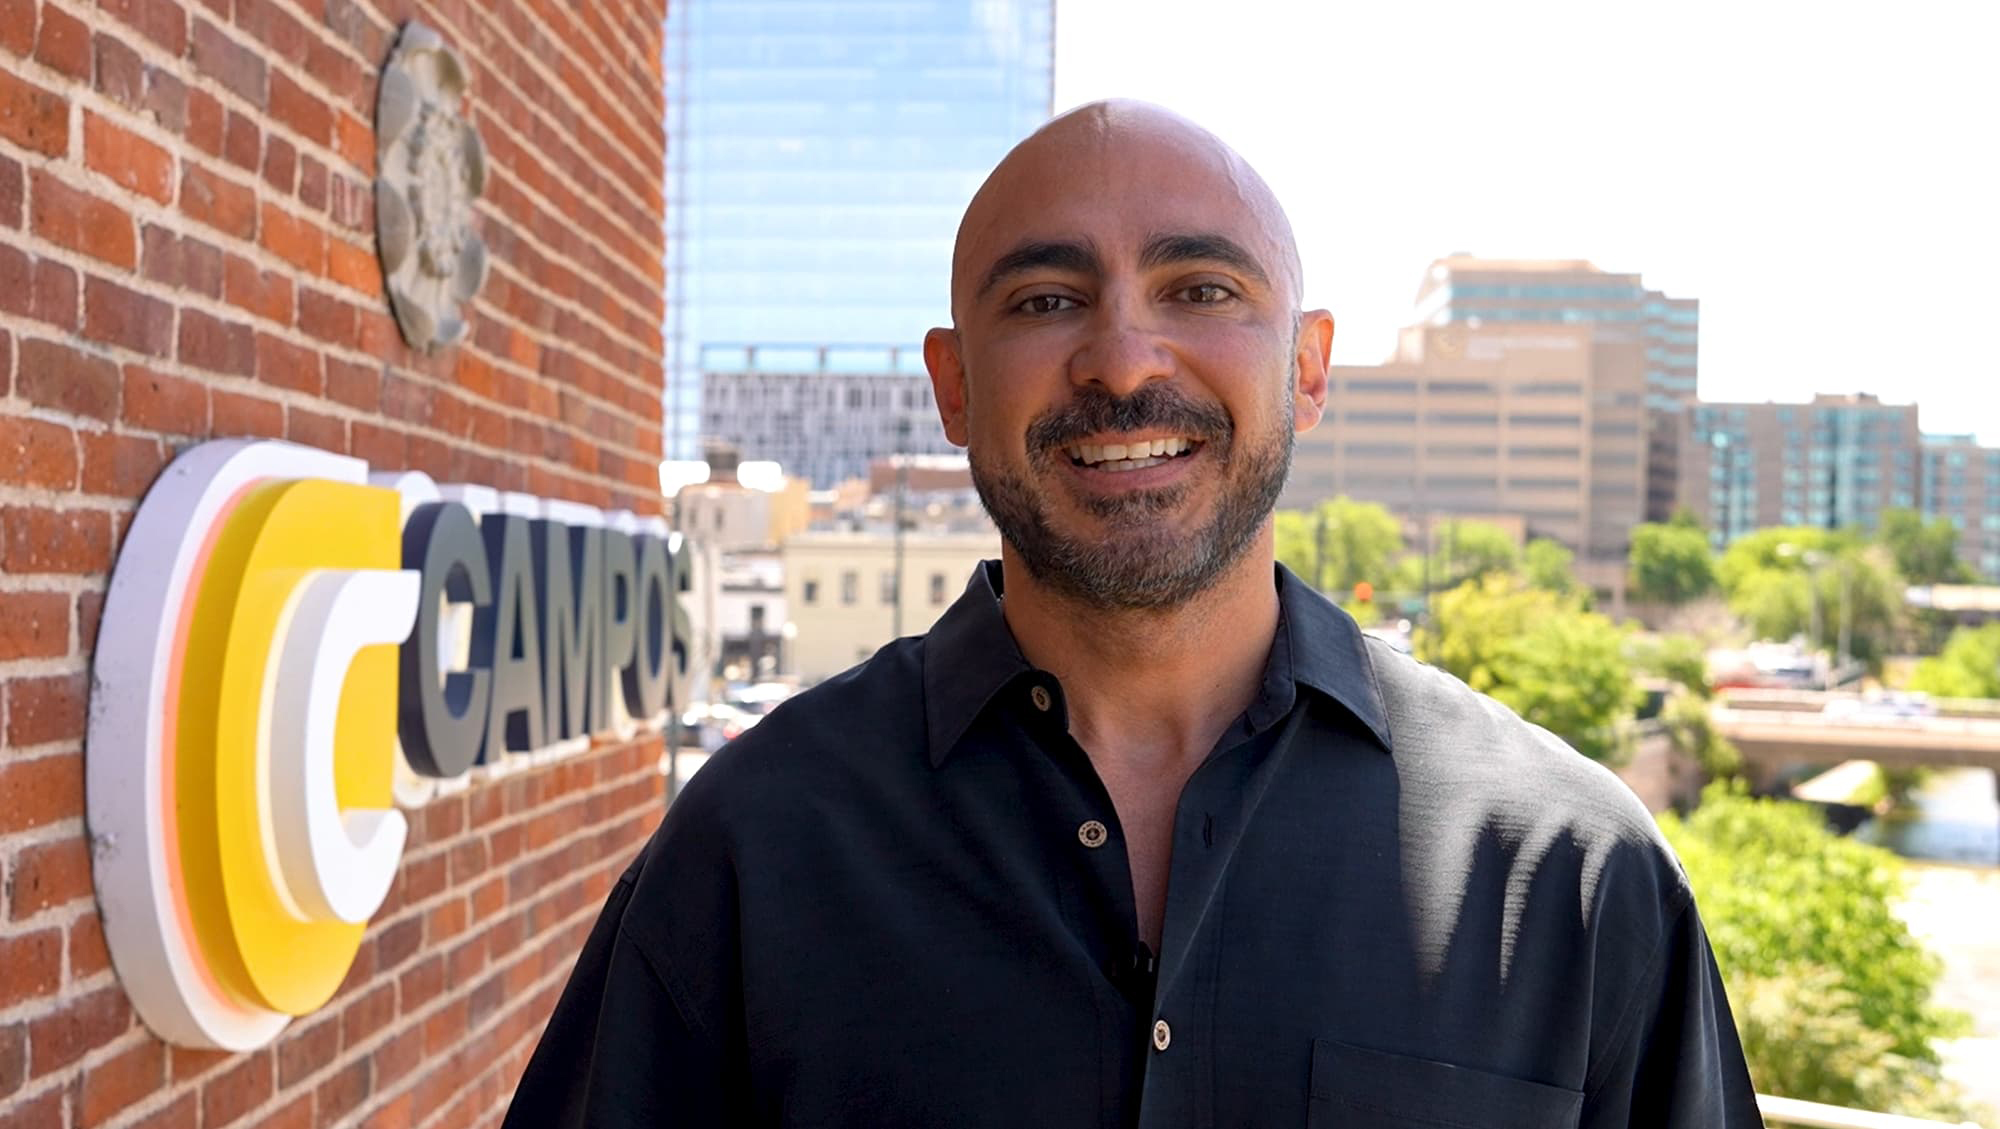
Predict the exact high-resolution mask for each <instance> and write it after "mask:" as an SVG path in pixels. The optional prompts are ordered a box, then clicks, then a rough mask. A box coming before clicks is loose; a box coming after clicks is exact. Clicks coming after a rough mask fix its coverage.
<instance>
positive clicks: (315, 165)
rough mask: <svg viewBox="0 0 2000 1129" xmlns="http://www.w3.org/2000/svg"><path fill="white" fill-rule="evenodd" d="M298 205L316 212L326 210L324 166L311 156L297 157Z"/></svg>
mask: <svg viewBox="0 0 2000 1129" xmlns="http://www.w3.org/2000/svg"><path fill="white" fill-rule="evenodd" d="M299 203H301V204H304V205H305V206H306V207H308V208H311V209H312V210H314V211H316V212H317V211H322V210H324V209H325V208H326V166H325V165H323V164H320V163H319V160H318V159H317V158H315V157H313V156H311V155H302V156H300V157H299Z"/></svg>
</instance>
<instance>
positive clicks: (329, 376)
mask: <svg viewBox="0 0 2000 1129" xmlns="http://www.w3.org/2000/svg"><path fill="white" fill-rule="evenodd" d="M326 398H327V399H329V400H332V401H333V402H334V403H336V404H345V405H347V406H348V407H350V408H353V409H354V410H355V411H358V412H364V413H370V414H372V413H373V412H374V411H375V410H376V408H377V407H379V406H380V405H381V403H382V369H381V367H380V366H379V365H366V364H361V365H357V364H352V363H349V362H347V361H343V360H341V359H339V358H338V357H328V358H327V359H326Z"/></svg>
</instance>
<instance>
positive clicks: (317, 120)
mask: <svg viewBox="0 0 2000 1129" xmlns="http://www.w3.org/2000/svg"><path fill="white" fill-rule="evenodd" d="M271 116H272V117H274V118H276V119H278V120H279V121H281V122H283V123H284V124H285V125H287V126H290V127H291V128H292V130H293V131H294V132H296V133H297V134H298V135H299V136H300V137H303V138H305V139H306V140H307V141H310V142H312V143H313V144H315V145H325V144H326V143H327V141H328V140H329V139H330V138H332V136H333V110H332V109H331V108H330V107H328V106H327V104H326V103H325V102H322V101H320V100H319V99H318V98H315V97H313V96H312V95H311V94H308V93H307V92H306V91H305V89H304V88H302V87H300V86H299V85H298V84H297V83H295V82H293V81H292V80H291V79H289V78H287V77H285V76H284V75H283V74H280V73H274V74H272V75H271Z"/></svg>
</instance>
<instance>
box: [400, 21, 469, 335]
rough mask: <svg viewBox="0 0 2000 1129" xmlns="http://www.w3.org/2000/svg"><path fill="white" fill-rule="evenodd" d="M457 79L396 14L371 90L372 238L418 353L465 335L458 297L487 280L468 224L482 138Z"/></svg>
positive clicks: (460, 72)
mask: <svg viewBox="0 0 2000 1129" xmlns="http://www.w3.org/2000/svg"><path fill="white" fill-rule="evenodd" d="M465 87H466V71H465V63H464V61H463V60H461V59H460V58H459V57H458V53H457V52H456V51H453V50H452V49H451V48H449V47H447V46H445V42H444V39H443V37H441V36H439V35H438V33H437V32H435V31H432V30H431V29H430V28H428V27H425V26H424V25H423V24H420V23H416V22H414V21H412V22H410V23H407V24H404V25H403V32H402V34H401V35H400V36H399V37H398V38H397V40H396V49H395V50H394V51H393V52H391V53H390V55H389V65H388V66H387V67H386V68H385V69H384V70H383V72H382V81H381V84H380V87H379V90H380V93H379V94H378V95H377V97H376V100H375V133H376V139H377V141H376V149H377V158H376V164H377V170H378V175H377V176H376V178H375V238H376V242H377V244H378V246H379V248H380V250H381V253H382V272H383V275H384V282H385V283H386V284H387V286H386V288H387V290H388V291H389V304H390V306H391V307H392V308H393V309H394V310H395V313H396V324H397V325H398V326H399V327H401V329H402V331H403V340H405V341H407V342H409V343H410V347H411V348H413V349H421V350H423V351H424V352H426V353H429V352H433V351H435V350H437V349H438V348H440V347H443V346H451V345H456V344H457V343H458V342H460V341H462V340H464V339H465V333H466V325H465V318H464V315H463V314H462V312H461V305H462V304H463V303H465V302H469V301H471V300H472V297H473V295H475V294H477V293H479V288H480V287H481V286H483V285H485V283H486V243H485V242H484V241H483V240H481V239H480V238H479V233H478V232H476V231H474V230H473V227H472V219H473V213H472V202H473V200H474V199H475V198H477V197H478V196H479V194H480V192H481V191H482V190H483V189H484V188H485V187H486V146H485V145H484V144H483V143H482V142H481V141H480V140H479V133H478V131H476V130H474V129H473V128H472V123H471V122H468V121H466V120H465V117H464V116H463V114H462V112H461V111H462V103H463V100H464V96H465Z"/></svg>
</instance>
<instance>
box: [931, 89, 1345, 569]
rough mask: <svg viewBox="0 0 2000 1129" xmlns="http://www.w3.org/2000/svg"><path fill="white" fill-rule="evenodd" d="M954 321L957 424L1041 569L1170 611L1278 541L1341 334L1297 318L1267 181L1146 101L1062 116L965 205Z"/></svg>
mask: <svg viewBox="0 0 2000 1129" xmlns="http://www.w3.org/2000/svg"><path fill="white" fill-rule="evenodd" d="M952 275H953V278H952V314H953V319H954V322H955V327H954V329H953V330H950V331H947V330H933V331H932V333H931V336H930V337H929V338H928V339H927V340H926V342H925V357H926V360H927V361H929V363H930V366H931V373H932V380H933V383H934V385H935V387H936V391H937V399H938V405H939V409H940V411H941V413H942V414H943V416H944V419H945V429H946V434H947V435H948V436H949V437H950V438H951V439H952V441H953V442H955V443H959V444H962V445H965V446H966V447H967V448H968V453H969V455H970V458H971V462H972V470H973V478H974V482H975V483H976V485H977V486H978V488H979V492H980V496H981V498H982V499H983V500H984V501H985V503H986V506H987V509H988V510H989V512H991V513H992V515H993V518H994V521H995V522H996V523H997V524H998V525H999V526H1000V531H1001V533H1002V534H1003V535H1004V536H1005V537H1006V539H1007V541H1008V543H1009V544H1010V545H1011V546H1012V547H1013V548H1014V550H1015V551H1016V553H1018V554H1019V556H1020V557H1021V559H1022V562H1023V563H1024V564H1025V565H1026V567H1027V568H1028V569H1029V571H1030V572H1031V573H1032V574H1033V575H1034V576H1035V578H1036V579H1037V580H1039V581H1041V582H1043V583H1045V584H1048V585H1049V586H1051V587H1052V588H1055V589H1057V590H1059V591H1062V592H1064V593H1066V594H1068V595H1071V596H1074V597H1078V598H1081V599H1082V600H1083V601H1084V602H1086V603H1088V604H1090V605H1093V606H1104V607H1122V608H1142V607H1152V608H1159V607H1172V606H1176V605H1178V604H1181V603H1183V602H1184V601H1186V600H1187V599H1188V598H1189V597H1191V596H1193V595H1195V594H1196V593H1198V592H1200V591H1201V590H1202V589H1203V588H1204V587H1206V586H1207V585H1208V584H1209V583H1210V582H1212V581H1213V580H1214V579H1215V578H1216V577H1217V576H1218V575H1220V574H1221V572H1223V571H1224V570H1225V569H1227V568H1228V567H1229V566H1230V565H1232V564H1234V563H1235V562H1236V561H1237V560H1238V559H1240V558H1241V556H1242V554H1243V552H1244V550H1245V549H1246V548H1247V547H1248V545H1249V544H1250V543H1251V541H1252V540H1253V539H1254V538H1255V537H1256V535H1257V534H1258V532H1259V531H1260V530H1261V529H1262V528H1263V526H1264V523H1265V520H1266V518H1267V517H1268V515H1269V513H1270V510H1271V507H1272V506H1273V505H1274V504H1275V502H1276V500H1277V496H1278V492H1279V491H1280V490H1281V489H1282V488H1283V485H1284V480H1285V474H1286V472H1287V470H1288V468H1289V465H1290V458H1291V447H1292V436H1293V433H1294V431H1296V430H1304V429H1305V428H1307V427H1310V426H1312V424H1313V423H1315V422H1317V420H1318V418H1319V410H1320V406H1321V404H1322V402H1323V400H1324V396H1325V372H1326V351H1327V345H1328V342H1329V341H1330V338H1331V333H1332V322H1331V319H1330V318H1327V317H1326V315H1324V314H1323V313H1318V312H1315V313H1314V314H1310V315H1301V314H1300V313H1299V311H1298V265H1297V256H1296V252H1295V251H1294V250H1293V247H1292V243H1291V234H1290V230H1289V228H1288V226H1287V225H1286V223H1285V220H1284V216H1283V213H1282V212H1281V211H1280V210H1279V209H1278V206H1277V203H1276V201H1275V200H1274V199H1273V198H1272V197H1271V194H1270V191H1269V189H1267V188H1266V187H1265V186H1264V184H1263V182H1262V181H1261V180H1259V179H1258V178H1257V176H1256V174H1255V173H1254V172H1252V171H1251V170H1250V169H1249V168H1248V166H1246V165H1244V164H1243V162H1242V161H1241V159H1240V158H1238V157H1236V155H1235V154H1234V153H1232V152H1230V151H1229V150H1228V149H1227V148H1226V147H1225V146H1223V145H1222V144H1221V142H1219V141H1217V140H1216V139H1215V138H1214V137H1212V136H1210V135H1209V134H1207V133H1205V132H1203V131H1201V130H1199V129H1198V128H1196V127H1194V126H1192V125H1190V124H1189V123H1187V122H1185V121H1183V120H1181V119H1179V118H1176V117H1173V116H1172V115H1169V114H1167V113H1165V112H1164V111H1160V110H1157V109H1154V108H1151V107H1145V106H1134V105H1129V104H1117V103H1113V104H1101V105H1097V106H1091V107H1085V108H1084V109H1082V110H1078V111H1075V112H1073V113H1071V114H1068V115H1065V116H1064V117H1062V118H1059V119H1057V120H1056V121H1054V122H1052V123H1050V124H1049V125H1048V126H1046V127H1044V129H1043V130H1042V131H1041V132H1039V133H1037V134H1036V135H1035V136H1034V137H1032V138H1030V139H1029V140H1027V141H1026V142H1023V143H1022V145H1021V146H1020V147H1019V148H1017V149H1016V150H1015V151H1014V152H1013V153H1012V154H1010V155H1009V156H1008V158H1007V159H1006V160H1005V161H1003V162H1002V163H1001V165H1000V167H999V168H998V169H997V170H995V172H994V174H993V176H992V177H991V178H989V180H988V181H987V183H986V185H985V186H984V187H983V188H982V189H981V190H980V192H979V195H978V196H977V197H976V198H975V199H974V200H973V203H972V205H971V207H970V208H969V209H968V210H967V212H966V217H965V221H964V223H963V225H962V226H961V227H960V229H959V238H958V246H957V251H956V254H955V256H954V260H953V271H952Z"/></svg>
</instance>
